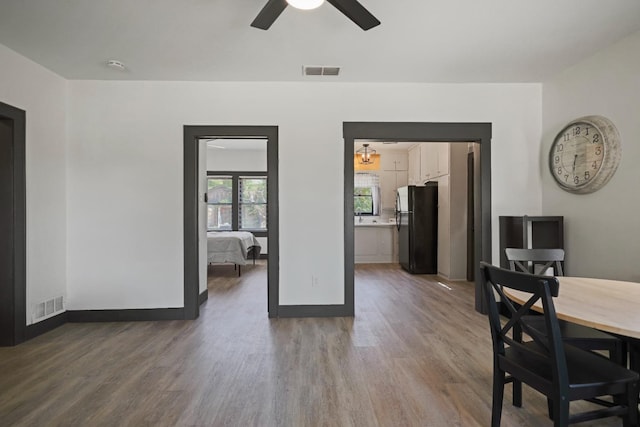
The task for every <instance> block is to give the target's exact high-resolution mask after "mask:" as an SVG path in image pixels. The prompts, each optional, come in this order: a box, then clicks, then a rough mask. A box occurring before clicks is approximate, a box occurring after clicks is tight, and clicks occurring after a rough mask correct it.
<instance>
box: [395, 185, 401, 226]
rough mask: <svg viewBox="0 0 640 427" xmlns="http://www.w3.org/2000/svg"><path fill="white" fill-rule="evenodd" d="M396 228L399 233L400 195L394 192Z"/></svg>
mask: <svg viewBox="0 0 640 427" xmlns="http://www.w3.org/2000/svg"><path fill="white" fill-rule="evenodd" d="M396 228H397V229H398V231H400V194H399V193H398V192H397V191H396Z"/></svg>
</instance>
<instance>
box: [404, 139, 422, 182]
mask: <svg viewBox="0 0 640 427" xmlns="http://www.w3.org/2000/svg"><path fill="white" fill-rule="evenodd" d="M420 145H422V144H416V145H414V146H413V147H411V148H410V149H409V151H408V160H409V173H408V178H407V180H408V185H422V180H421V179H420V177H421V171H420V163H421V161H422V159H421V157H420Z"/></svg>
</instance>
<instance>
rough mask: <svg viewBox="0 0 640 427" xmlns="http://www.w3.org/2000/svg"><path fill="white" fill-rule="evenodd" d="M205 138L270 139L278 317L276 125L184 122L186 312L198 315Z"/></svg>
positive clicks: (272, 313) (274, 310) (271, 278)
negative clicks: (201, 157)
mask: <svg viewBox="0 0 640 427" xmlns="http://www.w3.org/2000/svg"><path fill="white" fill-rule="evenodd" d="M205 138H231V139H234V138H237V139H242V138H250V139H256V138H264V139H266V142H267V198H268V200H267V218H268V228H269V230H268V232H267V238H268V239H269V253H268V254H267V256H268V261H267V265H268V273H267V276H268V279H267V281H268V284H267V288H268V290H267V310H268V315H269V317H278V303H279V282H278V281H279V275H280V272H279V268H280V255H279V254H280V243H279V237H278V236H279V214H278V127H277V126H184V314H185V318H188V319H195V318H197V317H198V314H199V304H198V290H199V286H198V281H199V272H198V260H199V258H198V140H199V139H205Z"/></svg>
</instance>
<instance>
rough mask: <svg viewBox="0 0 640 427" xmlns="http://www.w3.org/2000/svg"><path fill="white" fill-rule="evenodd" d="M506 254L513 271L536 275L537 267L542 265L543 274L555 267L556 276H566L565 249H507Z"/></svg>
mask: <svg viewBox="0 0 640 427" xmlns="http://www.w3.org/2000/svg"><path fill="white" fill-rule="evenodd" d="M504 252H505V255H506V257H507V260H508V261H509V268H510V269H511V270H513V271H521V272H524V273H535V267H536V266H539V265H540V266H542V268H541V270H540V271H542V272H544V271H546V270H547V269H548V268H549V267H553V268H554V273H555V275H556V276H563V275H564V272H563V271H562V262H563V261H564V249H522V248H506V249H505V250H504Z"/></svg>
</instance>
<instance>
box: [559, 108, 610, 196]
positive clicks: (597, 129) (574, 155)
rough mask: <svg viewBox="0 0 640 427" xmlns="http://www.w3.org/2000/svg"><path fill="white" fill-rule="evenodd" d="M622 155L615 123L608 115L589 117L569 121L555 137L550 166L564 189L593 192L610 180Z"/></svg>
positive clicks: (574, 191)
mask: <svg viewBox="0 0 640 427" xmlns="http://www.w3.org/2000/svg"><path fill="white" fill-rule="evenodd" d="M621 157H622V146H621V145H620V134H619V133H618V129H616V127H615V125H614V124H613V123H612V122H611V121H610V120H609V119H607V118H606V117H602V116H586V117H581V118H579V119H576V120H573V121H571V122H569V123H568V124H567V125H566V126H565V127H564V129H562V130H561V131H560V133H558V135H557V136H556V137H555V139H554V140H553V144H552V145H551V150H550V151H549V169H550V171H551V176H553V178H554V179H555V180H556V183H557V184H558V185H559V186H560V188H562V189H563V190H566V191H569V192H571V193H577V194H585V193H592V192H594V191H596V190H599V189H600V188H602V187H603V186H604V185H605V184H606V183H607V182H609V180H610V179H611V177H612V176H613V174H614V173H615V171H616V169H617V168H618V164H619V163H620V158H621Z"/></svg>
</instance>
